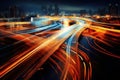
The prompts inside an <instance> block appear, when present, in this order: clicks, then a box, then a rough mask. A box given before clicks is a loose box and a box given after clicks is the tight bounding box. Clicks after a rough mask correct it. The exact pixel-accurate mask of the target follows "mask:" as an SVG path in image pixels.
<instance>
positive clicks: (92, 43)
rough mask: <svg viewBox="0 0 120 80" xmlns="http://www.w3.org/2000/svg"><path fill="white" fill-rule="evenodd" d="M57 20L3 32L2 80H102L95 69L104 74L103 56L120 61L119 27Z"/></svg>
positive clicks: (0, 53) (81, 20)
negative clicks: (98, 63)
mask: <svg viewBox="0 0 120 80" xmlns="http://www.w3.org/2000/svg"><path fill="white" fill-rule="evenodd" d="M54 18H56V17H50V18H49V20H52V21H53V22H52V23H50V24H47V25H44V26H43V25H41V24H40V23H39V22H40V20H41V19H40V20H39V19H38V22H36V21H35V23H34V21H33V22H31V24H34V25H35V27H34V28H28V27H27V28H28V29H25V30H19V31H5V30H3V29H0V41H1V42H2V43H0V45H1V46H0V78H1V80H9V79H11V80H91V79H93V80H100V79H102V78H100V79H98V78H97V77H100V74H99V73H96V72H95V70H96V71H98V72H100V73H102V71H103V70H102V69H103V68H101V67H102V66H98V65H97V64H96V61H98V62H100V64H102V63H105V62H104V61H101V60H102V57H103V59H104V60H106V59H109V60H111V59H114V61H117V62H119V59H120V56H119V52H120V50H119V48H120V47H119V46H120V36H119V35H120V30H119V29H117V28H116V26H114V25H108V24H102V23H98V22H93V21H92V20H90V19H86V18H78V17H77V18H76V17H64V18H63V17H62V18H61V17H57V18H56V19H57V20H54ZM61 20H63V22H62V21H61ZM47 21H48V20H46V22H47ZM72 21H74V22H75V23H73V24H70V23H71V22H72ZM36 23H37V25H36ZM93 23H94V24H93ZM10 24H12V23H10ZM116 47H117V48H116ZM111 49H112V50H111ZM106 62H107V61H106ZM95 65H97V66H96V67H95ZM115 65H118V66H119V64H115ZM105 67H107V65H105ZM96 68H97V69H98V68H99V69H101V71H99V70H97V69H96ZM49 71H51V72H52V74H51V72H49ZM106 71H107V70H106ZM113 71H116V70H113ZM118 71H119V70H118ZM97 74H98V75H97ZM38 75H39V76H38ZM47 76H48V77H47ZM92 76H97V77H95V78H93V77H92ZM103 76H104V77H105V74H104V75H103ZM103 76H102V75H101V77H103ZM116 78H117V77H116Z"/></svg>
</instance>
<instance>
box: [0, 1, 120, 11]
mask: <svg viewBox="0 0 120 80" xmlns="http://www.w3.org/2000/svg"><path fill="white" fill-rule="evenodd" d="M119 2H120V0H0V9H1V8H3V9H4V8H5V7H8V6H11V5H17V6H20V7H21V6H22V7H23V8H25V9H39V8H40V6H41V5H47V6H48V5H50V4H58V6H59V7H60V9H62V10H80V9H93V10H95V9H97V8H102V7H107V6H108V4H110V3H119Z"/></svg>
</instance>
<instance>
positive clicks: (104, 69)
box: [79, 36, 120, 80]
mask: <svg viewBox="0 0 120 80" xmlns="http://www.w3.org/2000/svg"><path fill="white" fill-rule="evenodd" d="M97 42H99V41H97ZM100 44H103V43H100ZM103 45H104V44H103ZM103 45H102V47H103ZM95 46H96V45H95V44H94V39H92V38H90V37H85V36H83V37H80V39H79V49H81V50H82V51H84V52H85V53H86V54H87V55H88V56H89V58H90V60H91V63H92V70H93V71H92V72H93V73H92V80H102V79H106V80H113V79H120V78H119V74H118V73H119V72H120V69H119V67H120V60H119V59H118V58H115V57H111V56H108V55H106V54H103V52H101V51H102V50H99V48H97V49H96V47H95ZM105 46H106V45H105ZM110 50H111V51H112V50H113V49H112V48H111V49H110Z"/></svg>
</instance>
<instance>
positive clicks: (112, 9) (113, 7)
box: [109, 3, 119, 16]
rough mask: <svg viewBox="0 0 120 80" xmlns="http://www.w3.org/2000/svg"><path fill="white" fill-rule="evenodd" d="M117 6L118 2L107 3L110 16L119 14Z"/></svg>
mask: <svg viewBox="0 0 120 80" xmlns="http://www.w3.org/2000/svg"><path fill="white" fill-rule="evenodd" d="M118 11H119V6H118V4H117V3H116V4H109V14H110V15H111V16H118V15H119V12H118Z"/></svg>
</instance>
